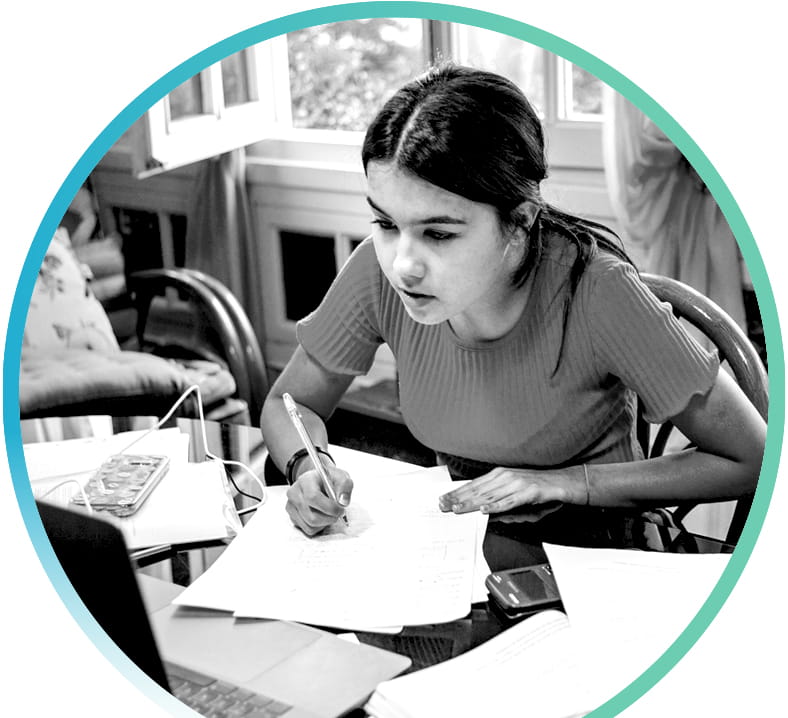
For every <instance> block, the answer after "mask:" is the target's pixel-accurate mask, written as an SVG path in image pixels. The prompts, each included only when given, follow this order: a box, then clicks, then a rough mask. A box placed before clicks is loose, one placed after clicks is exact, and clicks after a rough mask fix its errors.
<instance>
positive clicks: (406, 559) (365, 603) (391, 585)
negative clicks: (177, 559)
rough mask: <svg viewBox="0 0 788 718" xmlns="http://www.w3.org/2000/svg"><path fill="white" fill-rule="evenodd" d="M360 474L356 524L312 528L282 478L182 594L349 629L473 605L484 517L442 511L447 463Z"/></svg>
mask: <svg viewBox="0 0 788 718" xmlns="http://www.w3.org/2000/svg"><path fill="white" fill-rule="evenodd" d="M335 458H336V457H335ZM371 468H374V467H371ZM353 478H354V482H355V486H354V491H353V500H352V502H351V505H350V506H349V508H348V511H347V517H348V522H349V525H348V526H345V525H344V524H343V523H342V522H337V523H336V524H335V525H334V526H333V527H331V528H330V529H329V530H328V531H326V532H324V533H323V534H321V535H319V536H316V537H313V538H308V537H307V536H305V535H304V534H303V533H302V532H301V531H299V530H298V529H297V528H295V527H294V526H293V525H292V522H291V520H290V518H289V516H288V515H287V513H286V512H285V510H284V504H285V500H286V497H285V487H271V489H270V491H269V498H268V501H267V503H266V505H265V506H264V507H262V508H261V509H259V510H258V512H257V513H256V515H255V516H254V517H253V518H252V519H251V520H250V521H249V522H248V523H247V525H246V527H245V528H244V529H243V530H242V531H241V533H240V534H239V535H238V536H237V537H236V539H235V540H234V541H233V542H232V544H231V545H230V546H229V547H228V548H227V549H226V550H225V551H224V552H223V554H222V555H221V556H220V557H219V559H218V560H217V561H216V562H215V563H214V564H213V566H211V568H210V569H209V570H208V571H207V572H206V573H205V574H203V576H201V577H200V578H198V579H197V580H196V581H195V582H194V583H193V584H192V585H191V586H189V587H188V588H187V589H186V590H185V591H184V592H183V593H182V594H181V596H179V598H178V600H177V603H179V604H181V605H191V606H201V607H206V608H214V609H219V610H229V611H233V612H234V613H235V614H236V615H238V616H246V617H258V618H279V619H284V620H295V621H301V622H305V623H312V624H316V625H324V626H335V627H339V628H346V629H351V630H376V629H379V628H380V627H393V626H400V625H420V624H428V623H441V622H446V621H452V620H456V619H459V618H462V617H463V616H465V615H467V613H468V611H469V610H470V604H471V600H472V597H473V593H474V591H473V589H474V571H475V564H476V554H477V545H478V543H479V537H480V536H483V534H484V529H483V528H482V529H480V528H479V524H480V523H481V524H483V525H486V521H487V517H486V516H483V515H481V514H478V513H473V514H465V515H459V516H458V515H454V514H446V513H443V512H441V511H440V509H439V508H438V497H439V496H440V495H441V494H442V493H445V492H446V491H447V490H449V488H450V486H451V484H450V483H449V481H448V472H446V470H445V468H444V467H439V468H435V469H420V470H417V471H415V472H411V473H408V474H405V475H399V476H396V475H393V476H387V477H383V476H374V475H370V474H368V473H358V472H356V473H354V474H353Z"/></svg>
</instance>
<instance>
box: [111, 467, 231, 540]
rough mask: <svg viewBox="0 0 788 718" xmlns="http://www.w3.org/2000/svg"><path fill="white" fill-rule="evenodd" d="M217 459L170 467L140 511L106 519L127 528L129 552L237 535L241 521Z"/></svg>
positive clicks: (124, 533)
mask: <svg viewBox="0 0 788 718" xmlns="http://www.w3.org/2000/svg"><path fill="white" fill-rule="evenodd" d="M225 476H226V475H225V471H224V467H223V466H222V465H221V464H220V463H219V462H218V461H204V462H201V463H187V464H183V465H180V466H177V465H176V467H175V468H171V469H170V470H169V471H168V472H167V475H166V476H165V477H164V478H163V479H162V480H161V482H160V483H159V485H158V486H157V487H156V488H155V489H154V490H153V493H151V495H150V496H149V497H148V498H147V500H146V501H145V503H144V504H143V505H142V506H141V507H140V509H139V511H137V513H135V514H134V515H133V516H129V517H128V518H115V517H111V516H110V517H107V518H108V519H109V520H110V521H112V522H113V523H115V524H116V525H117V526H118V527H120V529H121V530H122V531H123V535H124V537H125V538H126V544H127V546H128V548H129V549H130V550H135V549H139V548H145V547H148V546H158V545H160V544H188V543H196V542H200V541H211V540H214V539H225V538H229V537H231V536H235V535H236V534H237V533H238V531H240V530H241V522H240V520H239V518H238V514H237V512H236V510H235V505H234V504H233V501H232V498H231V495H230V494H229V491H228V489H227V485H226V478H225Z"/></svg>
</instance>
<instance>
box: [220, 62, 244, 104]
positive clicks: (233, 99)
mask: <svg viewBox="0 0 788 718" xmlns="http://www.w3.org/2000/svg"><path fill="white" fill-rule="evenodd" d="M221 65H222V91H223V92H224V104H225V106H226V107H232V106H233V105H242V104H244V103H245V102H249V101H250V99H251V97H250V94H249V71H248V69H247V65H246V57H245V54H244V53H243V52H238V53H236V54H235V55H230V57H226V58H224V60H222V63H221Z"/></svg>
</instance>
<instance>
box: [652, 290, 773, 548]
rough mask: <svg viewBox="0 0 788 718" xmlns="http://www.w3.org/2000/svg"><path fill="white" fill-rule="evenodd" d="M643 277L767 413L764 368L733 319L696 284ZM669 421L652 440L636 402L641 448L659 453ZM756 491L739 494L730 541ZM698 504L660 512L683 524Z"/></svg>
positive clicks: (763, 413) (764, 414) (670, 428)
mask: <svg viewBox="0 0 788 718" xmlns="http://www.w3.org/2000/svg"><path fill="white" fill-rule="evenodd" d="M640 276H641V279H642V280H643V281H644V282H645V284H646V286H648V288H649V289H650V290H651V291H652V292H653V293H654V294H655V295H656V297H657V298H658V299H660V300H661V301H663V302H667V303H668V304H670V305H671V306H672V308H673V313H674V314H675V315H676V316H677V317H679V318H682V319H684V320H686V321H687V322H689V324H691V325H692V326H694V327H696V328H697V329H698V330H699V331H700V332H701V333H702V334H704V335H705V336H706V337H708V338H709V340H710V341H711V342H712V344H714V346H715V347H716V348H717V351H718V352H719V355H720V360H721V361H723V362H727V364H728V365H729V367H730V369H731V371H732V373H733V376H734V377H735V379H736V381H737V382H738V384H739V386H740V387H741V388H742V391H743V392H744V393H745V395H746V396H747V398H748V399H749V400H750V401H751V402H752V404H753V405H754V406H755V408H756V409H757V410H758V412H759V413H760V414H761V416H762V417H763V418H764V419H766V418H767V415H768V410H769V394H768V390H769V384H768V378H767V375H766V370H765V368H764V366H763V362H762V361H761V358H760V357H759V356H758V353H757V351H756V350H755V347H754V346H753V344H752V343H751V342H750V340H749V339H748V338H747V336H746V335H745V334H744V332H743V331H742V330H741V328H740V327H739V326H738V324H736V322H734V321H733V320H732V319H731V318H730V316H728V314H726V313H725V312H724V311H723V310H722V309H721V308H720V307H719V306H718V305H717V304H715V303H714V302H712V301H711V300H710V299H708V297H705V296H704V295H703V294H701V293H700V292H698V291H697V290H695V289H693V288H692V287H690V286H688V285H686V284H684V283H683V282H680V281H678V280H675V279H671V278H669V277H662V276H657V275H653V274H641V275H640ZM673 428H674V427H673V425H672V424H671V423H670V422H666V423H665V424H662V425H661V426H660V427H659V429H658V430H657V432H656V434H655V435H654V438H653V440H651V427H650V425H649V424H648V423H647V422H646V421H645V420H644V419H643V414H642V408H641V407H639V408H638V425H637V432H638V440H639V442H640V445H641V447H642V449H643V454H644V455H645V456H646V457H648V458H651V457H654V456H661V455H662V453H663V452H664V451H665V447H666V445H667V442H668V438H669V436H670V434H671V432H672V431H673ZM752 498H753V497H752V495H751V494H750V495H747V496H744V497H742V498H740V499H738V500H737V502H736V507H735V510H734V512H733V516H732V518H731V522H730V525H729V527H728V532H727V536H726V541H727V542H728V543H731V544H735V543H736V542H737V541H738V539H739V536H740V535H741V532H742V529H743V528H744V523H745V521H746V520H747V515H748V514H749V511H750V507H751V506H752ZM695 506H696V504H682V505H680V506H678V507H676V508H675V509H673V510H672V511H670V512H659V513H660V515H661V516H662V517H663V518H664V519H665V520H667V521H668V522H671V523H674V524H675V525H677V526H681V522H682V521H683V519H684V518H685V517H686V516H687V514H688V513H689V512H690V511H691V510H692V509H693V508H694V507H695Z"/></svg>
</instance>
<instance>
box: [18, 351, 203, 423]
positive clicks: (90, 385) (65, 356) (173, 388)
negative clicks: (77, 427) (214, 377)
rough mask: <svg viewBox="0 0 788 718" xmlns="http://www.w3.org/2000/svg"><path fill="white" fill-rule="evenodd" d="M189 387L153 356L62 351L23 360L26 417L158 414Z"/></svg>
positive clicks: (21, 377)
mask: <svg viewBox="0 0 788 718" xmlns="http://www.w3.org/2000/svg"><path fill="white" fill-rule="evenodd" d="M189 385H190V381H189V378H188V376H187V375H186V374H185V372H183V370H182V369H181V367H179V366H178V365H177V364H176V363H174V362H171V361H168V360H167V359H162V358H161V357H157V356H154V355H152V354H145V353H142V352H130V351H123V352H115V353H112V354H102V353H100V352H96V351H91V350H87V349H66V350H63V349H61V350H58V351H53V352H47V353H43V352H42V353H40V354H36V355H35V356H28V357H24V358H23V359H22V362H21V363H20V370H19V411H20V415H21V417H22V418H26V417H31V416H54V415H58V414H60V415H62V416H69V415H74V414H83V413H84V414H87V413H102V414H110V415H113V416H123V415H126V414H134V413H142V414H146V415H151V416H158V415H163V414H164V413H166V411H167V410H168V409H169V407H170V406H171V405H172V404H173V403H174V401H175V400H176V399H177V398H178V397H179V396H180V395H181V394H182V393H183V392H184V391H186V389H187V388H188V387H189ZM162 408H164V411H161V409H162Z"/></svg>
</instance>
